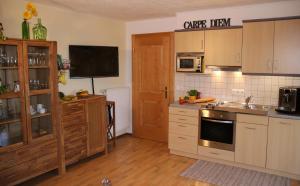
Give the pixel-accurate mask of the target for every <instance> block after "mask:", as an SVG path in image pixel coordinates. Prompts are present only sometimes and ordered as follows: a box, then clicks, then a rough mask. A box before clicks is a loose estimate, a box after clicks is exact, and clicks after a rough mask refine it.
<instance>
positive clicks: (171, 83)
mask: <svg viewBox="0 0 300 186" xmlns="http://www.w3.org/2000/svg"><path fill="white" fill-rule="evenodd" d="M159 34H169V35H170V38H171V40H170V61H169V70H170V74H169V89H168V95H169V96H168V105H170V103H172V102H174V91H175V68H176V67H175V59H176V57H175V55H176V53H175V32H155V33H143V34H133V35H132V36H131V43H132V47H131V77H132V79H131V83H132V87H131V89H132V95H131V100H132V134H133V136H135V137H137V136H136V132H135V128H136V125H137V123H136V122H135V119H134V118H135V117H134V115H135V113H134V112H133V111H134V110H135V109H134V108H135V107H136V105H137V103H135V102H134V100H135V99H134V97H135V91H134V88H135V83H134V79H133V73H134V72H133V66H134V63H135V62H134V47H135V39H136V37H138V36H153V35H159ZM167 117H168V118H169V116H167ZM168 122H169V121H168ZM167 125H169V123H167ZM168 128H169V127H167V129H168ZM167 139H168V138H167Z"/></svg>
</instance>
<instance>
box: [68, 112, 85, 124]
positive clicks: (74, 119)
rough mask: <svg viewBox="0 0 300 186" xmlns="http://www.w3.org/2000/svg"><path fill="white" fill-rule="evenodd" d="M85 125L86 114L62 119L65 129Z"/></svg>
mask: <svg viewBox="0 0 300 186" xmlns="http://www.w3.org/2000/svg"><path fill="white" fill-rule="evenodd" d="M84 123H86V118H85V114H84V113H79V114H72V115H70V116H64V117H63V118H62V126H63V127H69V126H74V125H82V124H84Z"/></svg>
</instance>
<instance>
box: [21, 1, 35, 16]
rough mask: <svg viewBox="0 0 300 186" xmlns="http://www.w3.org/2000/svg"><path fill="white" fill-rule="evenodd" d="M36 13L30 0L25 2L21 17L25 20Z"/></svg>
mask: <svg viewBox="0 0 300 186" xmlns="http://www.w3.org/2000/svg"><path fill="white" fill-rule="evenodd" d="M37 15H38V13H37V9H36V7H35V5H34V4H33V3H31V2H29V3H27V4H26V9H25V12H24V13H23V18H24V19H25V20H30V19H31V18H32V16H34V17H36V16H37Z"/></svg>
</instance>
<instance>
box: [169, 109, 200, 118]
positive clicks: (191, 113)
mask: <svg viewBox="0 0 300 186" xmlns="http://www.w3.org/2000/svg"><path fill="white" fill-rule="evenodd" d="M169 113H170V114H176V115H184V116H192V117H199V110H193V109H183V108H177V107H169Z"/></svg>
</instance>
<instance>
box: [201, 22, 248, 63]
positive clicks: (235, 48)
mask: <svg viewBox="0 0 300 186" xmlns="http://www.w3.org/2000/svg"><path fill="white" fill-rule="evenodd" d="M241 50H242V28H232V29H220V30H207V31H205V65H213V66H241V65H242V63H241V52H242V51H241Z"/></svg>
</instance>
